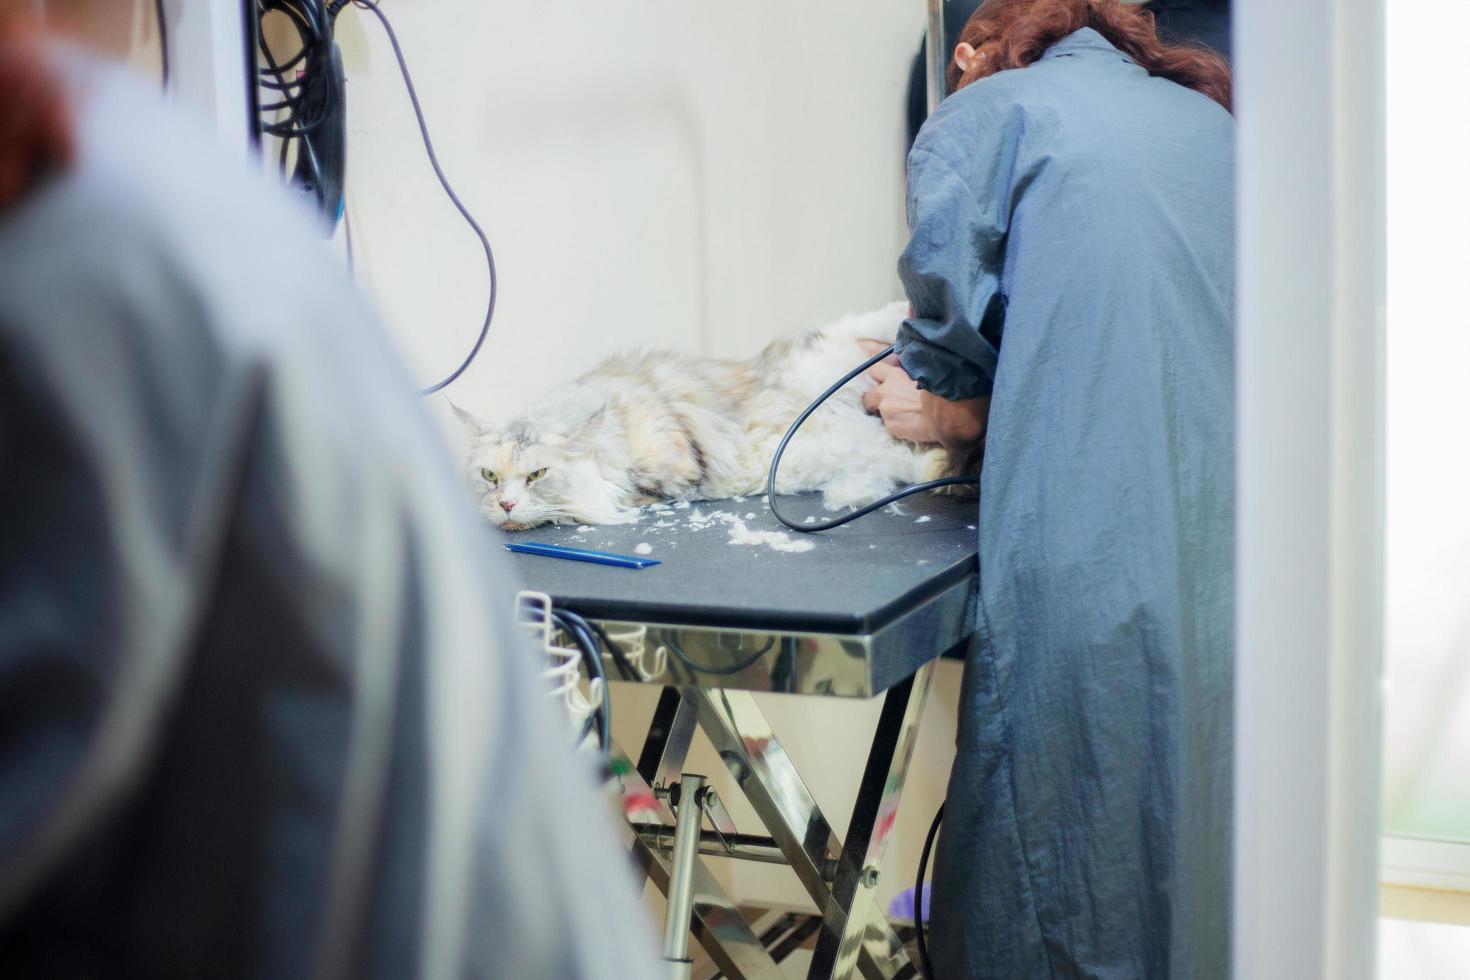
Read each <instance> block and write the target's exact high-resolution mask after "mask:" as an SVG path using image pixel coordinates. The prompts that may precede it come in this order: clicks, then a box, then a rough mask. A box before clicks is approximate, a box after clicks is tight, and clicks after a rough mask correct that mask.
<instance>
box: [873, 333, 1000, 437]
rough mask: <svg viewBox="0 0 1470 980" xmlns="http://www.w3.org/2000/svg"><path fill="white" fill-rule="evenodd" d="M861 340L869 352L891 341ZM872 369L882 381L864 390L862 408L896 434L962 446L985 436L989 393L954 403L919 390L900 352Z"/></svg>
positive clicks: (876, 378)
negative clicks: (904, 366)
mask: <svg viewBox="0 0 1470 980" xmlns="http://www.w3.org/2000/svg"><path fill="white" fill-rule="evenodd" d="M858 344H859V345H860V346H861V347H862V348H863V350H864V352H866V353H867V355H868V356H869V357H872V356H873V355H874V354H876V353H878V352H879V351H881V350H882V349H883V348H885V347H887V346H888V345H887V344H885V343H883V342H881V341H877V340H860V341H858ZM868 374H870V375H872V377H873V380H874V381H876V382H878V383H877V384H876V385H874V386H873V387H872V388H869V389H868V390H867V391H865V392H864V393H863V408H865V409H867V410H868V412H869V414H872V415H877V416H879V417H881V418H882V419H883V425H884V427H886V428H887V429H888V432H889V434H890V435H892V436H893V437H894V438H895V439H902V440H904V441H905V442H916V443H919V444H920V445H932V444H934V443H939V444H940V445H942V446H944V447H945V448H946V449H951V450H964V449H968V448H970V447H972V446H974V445H975V444H976V443H978V442H980V440H982V439H984V438H985V423H986V420H987V418H988V417H989V414H990V399H989V398H968V399H965V400H964V401H957V402H952V401H947V400H945V399H943V398H940V397H939V396H938V395H935V394H934V393H932V392H928V391H920V390H919V386H918V385H917V384H915V383H914V379H913V378H910V377H909V375H908V372H907V371H905V370H904V369H903V365H901V364H900V363H899V362H898V355H896V354H894V355H890V356H889V357H886V358H884V359H883V360H882V361H879V362H878V363H877V364H874V365H873V366H872V367H870V368H869V369H868Z"/></svg>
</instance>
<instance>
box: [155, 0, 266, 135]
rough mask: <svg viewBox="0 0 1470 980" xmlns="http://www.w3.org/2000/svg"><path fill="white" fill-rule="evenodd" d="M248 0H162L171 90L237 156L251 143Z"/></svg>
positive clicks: (250, 4)
mask: <svg viewBox="0 0 1470 980" xmlns="http://www.w3.org/2000/svg"><path fill="white" fill-rule="evenodd" d="M252 7H253V0H164V4H163V8H164V16H165V17H166V18H167V19H168V34H169V75H170V79H169V84H170V94H171V95H172V96H173V97H174V98H176V99H178V100H179V102H180V103H182V104H185V105H187V106H189V107H191V108H192V109H194V110H195V111H197V112H200V113H202V114H203V115H204V116H205V118H207V119H209V120H211V121H212V122H213V124H214V129H215V134H216V135H217V136H218V137H219V140H220V142H221V144H223V145H224V146H227V147H229V148H230V149H232V150H238V151H240V152H241V153H242V154H243V153H244V152H245V151H246V149H247V148H248V146H249V145H250V132H251V129H250V126H251V120H250V109H249V104H250V102H249V100H250V99H251V97H252V94H253V93H252V91H251V90H250V89H249V87H248V86H247V85H246V83H245V80H246V76H247V72H248V71H249V70H250V69H251V68H253V67H254V65H255V57H254V52H253V51H250V50H249V48H248V46H247V41H246V26H245V25H246V22H247V21H246V18H247V17H248V16H249V13H248V11H249V10H251V9H252Z"/></svg>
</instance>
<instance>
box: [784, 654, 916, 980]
mask: <svg viewBox="0 0 1470 980" xmlns="http://www.w3.org/2000/svg"><path fill="white" fill-rule="evenodd" d="M933 674H934V670H933V665H932V664H929V665H926V666H924V667H922V668H920V670H919V672H918V673H916V674H915V675H914V676H913V678H912V679H911V680H909V681H905V682H903V683H902V684H899V685H897V686H895V687H894V688H892V689H891V690H890V691H889V692H888V697H887V698H886V699H884V702H883V714H882V716H881V717H880V718H879V720H878V728H877V733H876V735H875V736H874V740H873V746H872V748H871V749H870V751H869V753H868V764H867V767H866V768H865V769H864V770H863V779H862V783H861V784H860V785H859V787H858V797H857V802H856V803H855V804H854V805H853V813H852V822H851V824H850V827H849V830H848V834H847V841H846V843H845V845H844V846H843V848H842V858H841V860H840V861H839V862H838V865H837V873H836V875H835V876H834V877H833V880H832V899H833V901H834V902H836V904H838V905H840V906H842V907H843V908H845V909H846V910H847V921H846V924H845V925H844V927H843V928H842V929H841V930H838V929H835V928H832V927H831V926H832V924H831V923H827V924H825V926H824V928H823V930H822V933H821V935H820V936H819V937H818V939H817V947H816V951H815V952H814V953H813V955H812V971H811V975H812V976H834V977H845V976H849V975H850V974H851V972H852V969H853V967H854V966H855V965H856V963H857V961H858V958H859V953H860V952H864V951H865V952H866V953H867V954H868V958H869V959H871V960H872V961H873V963H874V965H875V967H877V968H878V969H877V972H878V974H879V975H881V976H891V975H892V973H891V972H887V971H885V970H884V969H883V968H882V965H883V964H885V963H887V964H889V965H890V966H891V967H892V969H893V970H894V971H897V969H899V968H900V967H901V966H902V965H903V964H906V963H907V957H906V956H905V957H904V959H903V962H902V963H900V962H898V961H897V960H896V959H895V958H894V951H893V944H892V943H891V942H889V935H890V934H891V930H890V929H887V928H886V926H885V928H876V927H875V924H876V922H877V919H876V914H877V912H878V905H877V898H876V894H875V892H876V888H877V885H878V871H879V869H880V868H881V867H882V866H883V857H884V855H885V854H886V853H887V851H888V841H889V838H890V837H891V836H892V833H893V824H894V821H895V819H896V818H897V816H898V802H899V798H900V797H901V796H902V795H903V787H904V783H905V781H906V779H907V776H908V769H909V762H910V761H911V760H912V758H913V754H914V743H915V742H916V741H917V740H918V735H919V720H920V718H921V717H922V716H923V712H924V703H925V701H926V700H927V699H928V696H929V683H930V679H931V678H932V677H933Z"/></svg>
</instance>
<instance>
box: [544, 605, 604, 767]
mask: <svg viewBox="0 0 1470 980" xmlns="http://www.w3.org/2000/svg"><path fill="white" fill-rule="evenodd" d="M551 621H552V623H553V624H555V625H556V626H558V627H560V628H561V629H562V630H563V631H564V632H565V633H566V634H567V635H568V636H570V637H571V638H572V642H573V643H575V644H576V645H577V649H578V650H579V651H581V654H582V662H583V663H585V664H586V665H587V676H588V678H589V679H590V680H600V681H602V706H601V707H600V708H599V709H598V710H597V711H596V712H595V713H594V714H592V715H591V716H589V717H588V719H587V726H586V727H585V728H583V729H582V735H581V738H586V737H587V735H588V734H590V733H591V732H592V729H593V727H594V726H595V727H596V728H597V744H598V746H599V747H600V748H601V750H602V754H603V755H607V753H608V750H609V749H611V748H612V700H611V697H610V696H609V694H608V690H607V672H606V671H604V670H603V668H602V648H601V646H600V645H599V644H598V639H597V636H596V634H595V633H594V632H593V629H592V627H591V625H590V624H589V623H588V622H587V621H586V620H585V619H583V618H582V617H581V616H578V615H577V614H576V613H573V612H567V611H566V610H564V609H553V610H552V611H551ZM579 741H580V739H579Z"/></svg>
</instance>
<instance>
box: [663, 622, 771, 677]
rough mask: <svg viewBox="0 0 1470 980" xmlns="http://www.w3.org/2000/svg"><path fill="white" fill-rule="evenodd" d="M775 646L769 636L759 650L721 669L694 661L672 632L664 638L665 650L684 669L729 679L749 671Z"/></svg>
mask: <svg viewBox="0 0 1470 980" xmlns="http://www.w3.org/2000/svg"><path fill="white" fill-rule="evenodd" d="M775 645H776V638H775V637H774V636H769V637H767V638H766V644H765V646H763V647H761V648H760V649H759V650H756V651H754V652H753V653H751V654H750V655H749V656H747V657H744V658H743V659H741V660H739V661H737V662H735V663H733V664H728V665H726V666H723V667H712V666H710V665H708V664H702V663H700V662H699V661H697V660H694V659H693V658H691V657H690V656H689V654H687V653H685V652H684V647H683V646H681V645H680V643H679V641H678V639H676V638H675V636H674V635H673V632H672V631H670V633H669V635H668V636H667V637H665V643H664V646H665V648H667V649H668V651H669V652H670V653H672V654H673V655H674V659H675V660H677V661H679V663H681V664H683V665H684V666H685V667H688V668H689V669H690V670H692V671H696V672H697V673H701V674H714V675H717V676H721V677H729V676H731V675H733V674H738V673H740V672H742V671H744V670H747V669H749V668H750V667H752V666H754V665H755V663H756V662H757V661H758V660H760V658H761V657H764V656H765V655H766V654H768V653H770V652H771V647H773V646H775Z"/></svg>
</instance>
